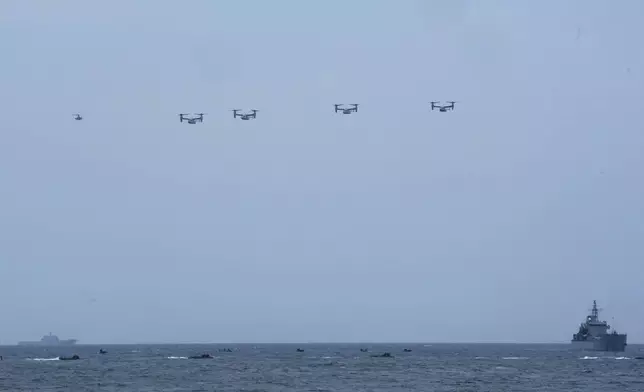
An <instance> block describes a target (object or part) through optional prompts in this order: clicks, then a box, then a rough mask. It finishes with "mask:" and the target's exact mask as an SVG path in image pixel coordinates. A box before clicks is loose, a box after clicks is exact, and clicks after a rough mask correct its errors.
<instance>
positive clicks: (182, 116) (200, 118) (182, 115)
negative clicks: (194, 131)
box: [179, 113, 206, 124]
mask: <svg viewBox="0 0 644 392" xmlns="http://www.w3.org/2000/svg"><path fill="white" fill-rule="evenodd" d="M204 114H206V113H195V115H196V116H197V117H186V116H187V115H188V114H187V113H179V121H181V122H184V121H186V122H187V123H188V124H196V123H197V121H199V122H203V115H204Z"/></svg>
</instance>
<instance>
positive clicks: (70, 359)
mask: <svg viewBox="0 0 644 392" xmlns="http://www.w3.org/2000/svg"><path fill="white" fill-rule="evenodd" d="M58 359H59V360H61V361H76V360H79V359H80V357H79V356H78V355H76V354H74V355H72V356H71V357H58Z"/></svg>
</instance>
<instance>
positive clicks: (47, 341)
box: [18, 332, 78, 346]
mask: <svg viewBox="0 0 644 392" xmlns="http://www.w3.org/2000/svg"><path fill="white" fill-rule="evenodd" d="M77 341H78V340H76V339H65V340H60V339H58V336H56V335H52V334H51V332H50V333H49V335H45V336H43V337H42V338H41V339H40V340H35V341H28V342H18V346H72V345H74V344H76V342H77Z"/></svg>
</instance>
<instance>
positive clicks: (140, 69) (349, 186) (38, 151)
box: [0, 0, 644, 390]
mask: <svg viewBox="0 0 644 392" xmlns="http://www.w3.org/2000/svg"><path fill="white" fill-rule="evenodd" d="M643 11H644V3H642V2H639V1H636V0H623V1H619V2H608V1H599V0H586V1H581V0H579V1H566V2H560V1H555V0H548V1H539V2H529V3H528V2H514V1H491V0H490V1H485V2H483V1H481V2H479V1H466V0H456V1H449V2H430V1H406V0H401V1H395V2H394V1H374V0H371V1H367V0H355V1H351V2H342V1H334V0H331V1H327V2H301V1H295V0H293V1H286V0H283V1H271V2H268V1H266V2H264V1H250V0H249V1H235V2H231V1H228V2H224V1H197V0H195V1H191V2H174V1H167V0H156V1H151V0H149V1H146V0H141V1H137V2H126V1H110V2H87V1H80V0H75V1H72V0H61V1H56V2H49V1H45V0H41V1H36V0H34V1H23V0H21V1H17V0H4V1H2V2H0V50H2V53H3V54H4V56H3V61H2V64H1V65H0V70H1V71H2V72H0V85H1V86H2V90H1V93H0V108H2V109H0V110H1V111H2V113H3V115H2V123H3V124H2V126H1V127H0V183H1V184H2V186H1V187H0V189H1V190H0V287H1V288H2V295H0V312H2V313H1V314H2V331H1V332H0V343H1V344H15V343H16V342H18V341H20V340H37V339H39V338H40V336H42V335H43V334H45V333H48V332H50V331H51V332H53V333H55V334H57V335H59V336H60V337H61V338H76V339H79V341H80V342H81V343H100V344H108V343H142V342H238V343H244V342H273V343H275V342H282V343H283V342H389V341H396V342H401V341H404V342H567V341H568V340H569V339H570V337H571V335H572V333H574V332H576V328H577V326H578V324H579V323H580V322H581V321H583V319H584V317H585V316H586V314H587V308H589V307H590V306H591V304H592V300H594V299H596V300H597V301H598V303H599V305H600V306H601V307H603V308H604V309H605V312H604V314H603V315H602V316H603V318H605V319H607V320H608V321H609V323H611V324H612V325H614V326H615V327H617V328H618V329H619V330H620V331H622V332H627V333H628V334H629V343H636V342H642V341H644V335H642V333H643V332H642V329H641V327H640V326H641V325H644V316H643V315H644V312H643V310H644V305H643V304H642V301H641V298H643V297H644V291H643V289H642V285H641V276H642V273H643V272H644V271H643V268H644V267H642V263H641V260H642V255H643V248H642V246H643V245H642V241H641V240H642V238H644V226H643V225H642V222H644V216H643V211H644V210H643V209H642V208H641V200H642V199H643V196H644V187H643V185H642V184H643V182H642V181H641V178H642V174H641V168H642V167H644V158H643V156H642V154H641V151H642V149H643V147H644V136H643V135H642V132H641V124H642V113H641V108H642V105H643V104H644V96H643V91H644V90H643V89H642V87H643V85H642V82H643V78H642V72H643V67H642V66H643V65H644V58H643V56H644V55H643V54H642V53H643V52H642V50H641V45H640V42H639V41H640V37H642V36H644V31H642V30H643V29H644V28H643V27H642V26H641V23H640V22H641V15H642V12H643ZM434 100H437V101H438V100H440V101H448V100H456V101H458V102H457V104H456V107H455V110H454V111H453V112H449V113H439V112H431V111H430V110H429V102H430V101H434ZM354 102H357V103H360V104H361V106H360V112H359V113H356V114H352V115H350V116H344V115H340V114H337V115H336V114H335V113H333V104H334V103H354ZM252 108H256V109H259V110H260V112H259V113H258V116H257V119H256V120H253V121H248V122H245V121H239V120H235V119H233V118H232V115H231V113H230V112H229V111H228V110H229V109H252ZM202 111H203V112H205V113H207V115H206V116H205V119H204V123H203V124H197V125H188V124H185V123H183V124H182V123H180V122H179V121H178V118H177V114H178V113H186V112H189V113H192V112H202ZM73 113H81V114H83V116H84V120H83V121H74V120H73V118H72V114H73ZM613 317H614V318H615V319H614V321H613V319H612V318H613ZM351 355H353V354H351ZM351 355H349V356H351ZM575 358H577V357H575ZM575 360H576V359H575ZM92 361H93V360H92ZM110 361H112V359H110ZM249 361H254V360H249ZM419 361H421V360H419ZM90 363H92V365H91V366H94V365H95V363H94V362H91V361H90ZM164 363H165V362H164ZM396 363H398V362H396ZM575 363H576V362H575ZM148 365H149V364H148ZM148 365H145V366H148ZM21 366H23V365H21ZM24 366H27V365H24ZM28 366H41V364H38V365H33V364H30V365H28ZM42 366H49V365H42ZM54 366H58V365H54ZM73 366H76V365H73ZM78 366H81V365H78ZM97 366H98V365H97ZM163 366H175V365H163ZM176 366H183V365H176ZM226 366H228V365H226ZM231 366H232V365H231ZM249 366H250V365H249ZM293 366H295V365H293ZM347 366H349V365H347ZM356 366H360V365H356ZM382 366H386V365H382ZM396 366H398V365H396ZM401 366H402V365H401ZM405 366H407V365H405ZM409 366H412V365H409ZM500 366H505V365H500ZM548 366H551V365H548ZM553 366H554V365H553ZM575 366H578V365H575ZM611 366H612V365H611ZM615 366H622V365H615ZM624 366H627V365H624ZM628 366H630V365H628ZM175 370H176V369H175ZM553 371H554V370H553ZM593 371H594V370H593ZM615 371H618V370H615ZM553 377H554V376H553ZM356 382H357V381H356ZM400 382H403V381H400ZM568 390H570V389H568ZM622 390H625V389H622Z"/></svg>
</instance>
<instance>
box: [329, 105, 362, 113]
mask: <svg viewBox="0 0 644 392" xmlns="http://www.w3.org/2000/svg"><path fill="white" fill-rule="evenodd" d="M358 105H359V104H357V103H352V104H351V106H353V107H352V108H348V107H346V106H345V105H344V104H343V103H336V104H335V105H334V106H335V112H336V113H337V112H341V113H342V114H351V113H353V112H356V113H357V112H358ZM340 106H344V107H340Z"/></svg>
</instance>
